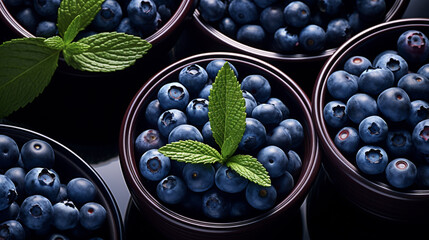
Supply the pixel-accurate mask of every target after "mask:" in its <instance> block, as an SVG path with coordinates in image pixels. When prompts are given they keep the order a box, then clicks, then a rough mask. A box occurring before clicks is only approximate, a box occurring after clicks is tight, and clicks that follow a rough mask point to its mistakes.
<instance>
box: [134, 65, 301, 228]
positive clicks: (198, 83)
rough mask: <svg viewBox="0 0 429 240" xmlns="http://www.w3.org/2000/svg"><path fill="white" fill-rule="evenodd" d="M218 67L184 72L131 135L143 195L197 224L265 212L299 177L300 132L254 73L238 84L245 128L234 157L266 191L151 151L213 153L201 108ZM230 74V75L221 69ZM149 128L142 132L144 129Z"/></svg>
mask: <svg viewBox="0 0 429 240" xmlns="http://www.w3.org/2000/svg"><path fill="white" fill-rule="evenodd" d="M224 64H225V60H222V59H216V60H212V61H210V62H209V63H208V64H207V66H206V67H205V68H203V67H201V66H200V65H198V64H191V65H189V66H186V67H184V68H183V69H182V70H181V71H180V73H179V74H178V76H177V79H178V82H170V83H167V84H165V85H163V86H162V87H160V89H159V90H158V92H157V98H156V99H153V100H152V101H151V102H150V103H148V105H147V106H146V107H145V108H144V109H143V110H142V114H144V116H145V123H144V126H145V129H143V130H142V131H141V132H139V134H138V136H137V135H136V139H135V145H134V146H135V147H134V149H135V155H136V159H137V161H138V166H139V170H140V173H141V175H142V176H143V178H144V180H145V186H146V188H148V189H150V191H151V192H152V194H153V196H156V197H157V198H158V199H159V200H161V202H163V203H165V204H167V205H168V206H170V207H172V209H174V210H175V211H177V212H181V213H183V214H185V215H187V216H193V217H196V218H199V219H217V220H228V219H243V218H245V217H248V216H249V215H251V214H257V213H260V212H261V211H265V210H268V209H271V208H272V207H273V206H274V205H275V204H276V203H278V202H279V201H281V200H282V199H283V198H284V197H285V196H287V195H288V194H289V193H290V191H291V190H292V188H293V187H294V183H295V182H296V180H297V177H298V176H299V174H300V171H301V167H302V162H301V158H300V156H299V154H298V153H299V152H302V151H303V150H302V142H303V139H304V130H303V126H302V125H301V123H300V122H299V121H298V120H296V119H294V118H290V117H291V116H290V115H291V114H290V111H289V108H288V107H287V106H286V105H285V103H284V102H282V101H281V100H280V99H278V98H275V97H271V85H270V84H269V82H268V80H267V79H266V78H265V77H264V76H262V75H259V74H252V75H248V76H246V77H244V79H243V80H242V81H241V89H242V92H243V97H244V99H245V103H246V114H247V116H246V128H245V132H244V135H243V137H242V140H241V142H240V144H239V146H238V150H237V151H238V152H239V153H242V154H249V155H252V156H254V157H256V158H257V159H258V161H260V162H261V163H262V164H263V165H264V167H265V168H266V169H267V171H268V174H269V175H270V178H271V180H272V185H271V186H270V187H262V186H260V185H257V184H255V183H253V182H250V181H248V180H247V179H245V178H243V177H242V176H240V175H238V174H237V173H236V172H235V171H233V170H231V169H230V168H228V167H226V166H224V165H222V164H194V163H184V162H179V161H175V160H170V159H169V158H168V157H166V156H164V155H163V154H161V153H160V152H159V151H158V149H159V148H160V147H162V146H164V145H165V144H166V143H172V142H175V141H179V140H195V141H200V142H204V143H206V144H208V145H210V146H212V147H214V148H216V149H218V150H219V147H218V146H217V145H216V143H215V140H214V138H213V133H212V131H211V127H210V122H209V117H208V105H209V101H208V99H209V94H210V89H211V87H212V82H213V80H214V79H215V77H216V75H217V73H218V71H219V70H220V69H221V67H222V66H223V65H224ZM229 64H230V66H231V68H232V69H233V71H234V72H235V75H236V76H238V72H237V70H236V68H235V66H233V65H232V64H231V63H229ZM149 126H150V128H148V127H149Z"/></svg>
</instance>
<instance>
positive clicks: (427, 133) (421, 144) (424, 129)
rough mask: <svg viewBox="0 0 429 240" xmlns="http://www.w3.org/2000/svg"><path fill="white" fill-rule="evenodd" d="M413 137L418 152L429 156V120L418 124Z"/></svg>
mask: <svg viewBox="0 0 429 240" xmlns="http://www.w3.org/2000/svg"><path fill="white" fill-rule="evenodd" d="M411 137H412V138H411V139H412V142H413V144H414V146H415V148H416V150H417V151H419V152H420V153H423V154H429V119H426V120H423V121H421V122H419V123H417V125H416V126H415V127H414V130H413V132H412V135H411Z"/></svg>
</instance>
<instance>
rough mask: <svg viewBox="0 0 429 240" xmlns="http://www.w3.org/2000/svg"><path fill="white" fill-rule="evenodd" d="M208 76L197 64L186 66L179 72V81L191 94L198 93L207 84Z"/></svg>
mask: <svg viewBox="0 0 429 240" xmlns="http://www.w3.org/2000/svg"><path fill="white" fill-rule="evenodd" d="M208 78H209V76H208V74H207V71H206V70H205V69H204V68H203V67H201V66H200V65H198V64H191V65H189V66H186V67H184V68H183V69H182V70H181V71H180V73H179V82H180V83H181V84H183V86H185V87H186V89H187V90H188V91H189V93H190V94H191V95H196V94H197V93H199V92H200V91H201V90H202V89H203V87H204V86H205V85H206V84H207V81H208Z"/></svg>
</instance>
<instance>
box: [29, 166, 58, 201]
mask: <svg viewBox="0 0 429 240" xmlns="http://www.w3.org/2000/svg"><path fill="white" fill-rule="evenodd" d="M59 191H60V178H59V176H58V174H57V173H56V172H55V171H53V170H49V169H47V168H39V167H36V168H33V169H31V170H30V171H28V172H27V174H26V175H25V192H26V193H27V194H28V195H35V194H39V195H42V196H44V197H46V198H48V199H49V200H51V201H53V200H55V198H56V197H57V195H58V192H59Z"/></svg>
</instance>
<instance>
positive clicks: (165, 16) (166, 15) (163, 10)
mask: <svg viewBox="0 0 429 240" xmlns="http://www.w3.org/2000/svg"><path fill="white" fill-rule="evenodd" d="M155 3H156V2H155ZM156 6H157V10H158V13H159V15H161V19H162V21H163V22H167V21H168V20H169V19H170V18H171V16H172V13H171V11H172V9H171V8H170V7H168V6H167V5H166V4H162V5H159V4H157V5H156Z"/></svg>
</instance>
